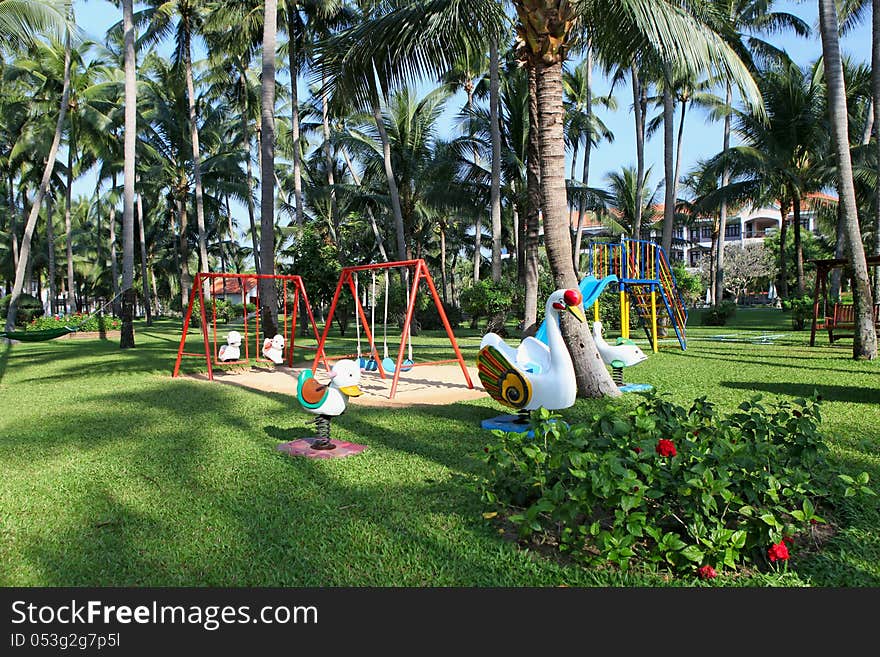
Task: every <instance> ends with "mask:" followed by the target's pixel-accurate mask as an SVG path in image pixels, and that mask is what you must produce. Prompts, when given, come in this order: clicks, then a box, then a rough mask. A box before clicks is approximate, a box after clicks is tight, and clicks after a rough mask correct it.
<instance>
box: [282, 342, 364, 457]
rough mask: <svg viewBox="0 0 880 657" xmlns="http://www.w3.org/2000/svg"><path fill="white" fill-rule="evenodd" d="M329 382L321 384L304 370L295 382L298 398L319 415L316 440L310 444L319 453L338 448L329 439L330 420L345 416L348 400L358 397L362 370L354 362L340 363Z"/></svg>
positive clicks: (316, 422) (307, 409)
mask: <svg viewBox="0 0 880 657" xmlns="http://www.w3.org/2000/svg"><path fill="white" fill-rule="evenodd" d="M328 376H329V377H330V383H329V384H328V383H320V382H319V381H318V380H317V379H316V378H315V377H314V375H313V374H312V370H308V369H307V370H303V371H302V372H301V373H300V375H299V378H298V379H297V382H296V397H297V399H299V403H300V405H301V406H302V407H303V408H304V409H305V410H306V411H308V412H309V413H312V414H314V415H317V416H318V417H317V418H315V421H314V422H315V425H316V427H317V439H316V440H314V441H313V442H312V443H311V448H312V449H316V450H329V449H336V445H335V444H334V443H333V442H332V441H331V440H330V420H331V418H334V417H337V416H339V415H342V414H343V413H345V409H346V408H347V407H348V398H349V397H359V396H360V395H361V394H363V393H362V392H361V389H360V387H358V384H359V383H360V381H361V368H360V367H359V364H358V363H357V362H355V361H353V360H349V359H344V360H340V361H337V362H336V363H335V364H334V365H333V367H332V368H331V369H330V372H329V374H328Z"/></svg>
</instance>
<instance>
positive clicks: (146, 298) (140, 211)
mask: <svg viewBox="0 0 880 657" xmlns="http://www.w3.org/2000/svg"><path fill="white" fill-rule="evenodd" d="M137 217H138V237H139V238H140V241H141V294H142V295H143V297H142V298H143V303H144V315H145V316H146V320H147V326H152V325H153V311H152V309H151V308H150V289H149V286H148V281H147V239H146V236H145V231H144V205H143V202H142V201H141V195H140V194H138V195H137Z"/></svg>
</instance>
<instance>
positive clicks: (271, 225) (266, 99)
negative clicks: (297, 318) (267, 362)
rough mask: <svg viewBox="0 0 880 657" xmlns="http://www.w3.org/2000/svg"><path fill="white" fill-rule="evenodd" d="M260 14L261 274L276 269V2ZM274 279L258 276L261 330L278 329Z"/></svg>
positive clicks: (270, 1) (271, 0)
mask: <svg viewBox="0 0 880 657" xmlns="http://www.w3.org/2000/svg"><path fill="white" fill-rule="evenodd" d="M264 11H265V13H264V18H263V77H262V81H263V91H262V119H261V125H262V136H261V141H260V164H261V169H260V264H261V265H262V268H263V274H264V275H266V274H269V275H273V274H274V273H275V38H276V29H277V21H278V3H277V1H276V0H265V10H264ZM277 305H278V299H277V292H276V290H275V283H274V281H272V280H271V279H260V308H261V310H262V315H263V316H262V322H263V334H264V335H265V336H266V337H268V338H271V337H272V336H274V335H275V333H277V332H278V309H277Z"/></svg>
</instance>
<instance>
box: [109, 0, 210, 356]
mask: <svg viewBox="0 0 880 657" xmlns="http://www.w3.org/2000/svg"><path fill="white" fill-rule="evenodd" d="M122 29H123V37H124V47H125V55H124V60H125V61H124V68H125V138H124V143H123V180H122V289H123V291H124V293H123V295H122V326H121V331H120V336H119V347H120V348H121V349H129V348H132V347H134V306H135V301H136V299H137V293H136V292H135V290H134V177H135V158H136V157H137V154H136V152H135V147H136V145H137V71H136V70H135V68H136V66H137V58H136V57H137V55H136V54H135V48H134V45H135V32H134V2H133V0H123V3H122ZM196 171H198V168H196ZM197 175H198V174H197ZM144 304H145V305H146V304H147V300H146V299H144Z"/></svg>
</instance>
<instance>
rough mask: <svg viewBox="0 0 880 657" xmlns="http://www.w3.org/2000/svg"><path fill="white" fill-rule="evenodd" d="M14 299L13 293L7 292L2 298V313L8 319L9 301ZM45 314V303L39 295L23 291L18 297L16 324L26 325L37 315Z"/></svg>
mask: <svg viewBox="0 0 880 657" xmlns="http://www.w3.org/2000/svg"><path fill="white" fill-rule="evenodd" d="M11 299H12V295H11V294H7V295H6V296H5V297H3V298H2V299H0V313H2V318H3V319H6V314H7V313H8V312H9V302H10V300H11ZM42 316H43V303H42V302H41V301H40V300H39V299H37V297H35V296H33V295H30V294H27V293H26V292H22V293H21V296H20V297H19V298H18V310H17V311H16V313H15V325H16V326H25V325H26V324H29V323H30V322H31V321H32V320H33V319H34V318H35V317H42Z"/></svg>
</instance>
